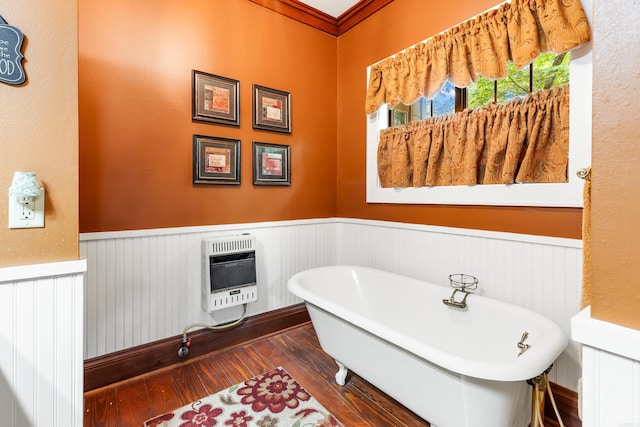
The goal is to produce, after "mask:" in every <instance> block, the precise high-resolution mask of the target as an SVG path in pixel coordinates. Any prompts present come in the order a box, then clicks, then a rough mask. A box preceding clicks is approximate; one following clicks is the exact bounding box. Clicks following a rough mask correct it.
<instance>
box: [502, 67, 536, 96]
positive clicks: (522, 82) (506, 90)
mask: <svg viewBox="0 0 640 427" xmlns="http://www.w3.org/2000/svg"><path fill="white" fill-rule="evenodd" d="M507 69H508V70H509V75H508V76H507V77H506V78H504V79H502V80H498V93H497V99H498V104H504V103H505V102H507V101H510V100H512V99H514V98H517V97H523V96H527V95H528V94H529V92H530V87H529V86H530V85H529V83H530V81H529V76H530V73H529V69H530V67H529V66H528V65H527V66H525V67H523V68H522V69H520V70H516V66H515V65H514V64H513V62H509V63H508V64H507Z"/></svg>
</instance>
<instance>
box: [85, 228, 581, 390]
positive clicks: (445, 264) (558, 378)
mask: <svg viewBox="0 0 640 427" xmlns="http://www.w3.org/2000/svg"><path fill="white" fill-rule="evenodd" d="M241 233H251V234H253V235H255V236H256V242H257V248H258V249H257V253H256V256H257V269H258V272H257V274H258V301H257V302H255V303H250V304H249V306H248V315H250V316H251V315H255V314H260V313H264V312H267V311H271V310H275V309H278V308H282V307H286V306H289V305H292V304H296V303H299V302H300V300H299V299H297V298H296V297H294V296H293V295H291V294H289V292H288V291H287V290H286V283H287V280H288V279H289V277H291V276H292V275H293V274H295V273H296V272H298V271H302V270H305V269H308V268H313V267H321V266H327V265H336V264H354V265H363V266H370V267H376V268H380V269H384V270H388V271H392V272H395V273H400V274H404V275H407V276H411V277H415V278H418V279H423V280H428V281H430V282H433V283H437V284H441V285H443V286H448V285H449V284H448V275H449V274H451V273H467V274H471V275H474V276H476V277H478V279H479V281H480V284H479V290H478V292H480V293H481V294H483V295H485V296H488V297H491V298H496V299H499V300H503V301H506V302H510V303H513V304H517V305H520V306H524V307H527V308H530V309H533V310H535V311H538V312H540V313H542V314H543V315H545V316H547V317H549V318H551V319H553V320H554V321H555V322H556V323H558V324H559V325H560V326H561V327H562V328H563V330H564V331H565V332H566V333H567V335H569V334H570V319H571V317H572V316H573V315H575V314H576V313H578V311H579V304H580V284H581V281H582V241H581V240H575V239H562V238H551V237H542V236H531V235H521V234H511V233H499V232H490V231H479V230H467V229H455V228H448V227H434V226H425V225H416V224H405V223H396V222H386V221H372V220H361V219H344V218H329V219H315V220H314V219H311V220H297V221H282V222H270V223H254V224H236V225H223V226H210V227H184V228H175V229H159V230H138V231H123V232H106V233H86V234H81V236H80V252H81V254H82V257H86V259H87V263H88V271H87V274H86V279H85V280H86V292H85V353H84V355H85V358H91V357H96V356H100V355H103V354H106V353H110V352H114V351H118V350H122V349H126V348H129V347H133V346H136V345H140V344H145V343H149V342H152V341H154V340H158V339H163V338H167V337H171V336H176V335H180V334H182V331H183V328H184V327H185V326H187V325H189V324H191V323H196V322H208V323H218V322H226V321H229V320H233V319H235V318H237V317H238V316H239V315H240V313H241V308H240V307H234V308H229V309H224V310H221V311H220V312H214V317H213V319H212V317H211V316H209V314H207V313H205V312H203V311H202V309H201V308H200V286H201V284H200V280H201V277H200V276H201V265H200V263H201V252H200V251H201V246H200V245H201V241H202V239H204V238H209V237H216V236H228V235H234V234H236V235H237V234H241ZM432 326H433V325H431V326H430V325H425V327H432ZM554 366H555V367H554V369H553V371H552V372H551V380H552V381H554V382H556V383H558V384H560V385H563V386H565V387H567V388H570V389H572V390H577V383H578V378H579V377H580V366H579V356H578V348H577V346H576V345H574V344H573V343H572V344H570V345H569V347H568V348H567V350H566V351H565V352H564V353H563V354H562V355H561V356H560V358H559V359H558V361H557V362H556V364H555V365H554Z"/></svg>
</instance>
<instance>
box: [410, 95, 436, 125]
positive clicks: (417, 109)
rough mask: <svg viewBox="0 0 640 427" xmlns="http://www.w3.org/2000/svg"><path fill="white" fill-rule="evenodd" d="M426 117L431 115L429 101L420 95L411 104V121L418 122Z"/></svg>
mask: <svg viewBox="0 0 640 427" xmlns="http://www.w3.org/2000/svg"><path fill="white" fill-rule="evenodd" d="M427 117H431V101H429V100H428V99H424V98H422V97H421V98H420V99H418V100H417V101H416V102H414V103H413V104H411V121H412V122H419V121H420V120H424V119H426V118H427Z"/></svg>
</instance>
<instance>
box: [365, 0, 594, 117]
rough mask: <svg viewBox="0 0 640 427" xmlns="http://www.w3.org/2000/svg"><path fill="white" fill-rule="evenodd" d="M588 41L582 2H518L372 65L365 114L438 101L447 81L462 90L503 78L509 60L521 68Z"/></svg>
mask: <svg viewBox="0 0 640 427" xmlns="http://www.w3.org/2000/svg"><path fill="white" fill-rule="evenodd" d="M589 39H590V28H589V22H588V21H587V17H586V15H585V13H584V9H583V8H582V4H581V3H580V0H513V1H512V2H511V3H505V4H502V5H501V6H500V7H499V8H498V9H494V10H491V11H489V12H486V13H484V14H481V15H479V16H477V17H476V18H474V19H471V20H469V21H466V22H464V23H462V24H460V25H458V26H456V27H452V28H450V29H449V30H447V31H445V32H444V33H442V34H438V35H436V36H434V37H432V38H430V39H429V40H427V41H425V42H423V43H419V44H417V45H415V46H413V47H411V48H409V49H407V50H405V51H403V52H401V53H399V54H397V55H395V56H393V57H389V58H387V59H385V60H383V61H381V62H379V63H377V64H375V65H373V66H372V67H371V70H370V76H369V87H368V90H367V99H366V105H365V110H366V113H367V114H369V113H372V112H374V111H376V110H377V109H378V108H379V107H380V105H382V104H384V103H387V104H389V106H390V107H394V106H395V105H396V104H397V103H398V102H402V103H403V104H406V105H410V104H412V103H413V102H415V101H416V100H417V99H418V98H419V97H420V96H425V97H426V98H433V97H434V96H435V95H436V94H437V93H438V91H439V90H440V88H441V87H442V85H443V84H444V83H445V81H446V80H447V79H448V80H450V81H451V82H452V83H453V84H454V85H456V86H457V87H465V86H467V85H468V84H470V83H472V82H474V81H476V80H477V79H478V76H484V77H487V78H491V79H501V78H504V77H506V76H507V62H509V61H513V63H514V64H515V65H516V67H517V68H522V67H524V66H525V65H527V64H529V63H530V62H531V61H533V60H534V59H535V58H536V57H537V56H538V55H539V54H540V53H543V52H548V51H552V52H556V53H561V52H566V51H568V50H570V49H572V48H574V47H576V46H579V45H581V44H583V43H585V42H587V41H589Z"/></svg>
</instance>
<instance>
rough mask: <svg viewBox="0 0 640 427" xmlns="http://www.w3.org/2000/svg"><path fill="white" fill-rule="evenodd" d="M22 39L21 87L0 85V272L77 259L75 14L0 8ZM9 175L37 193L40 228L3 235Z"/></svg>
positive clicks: (57, 1)
mask: <svg viewBox="0 0 640 427" xmlns="http://www.w3.org/2000/svg"><path fill="white" fill-rule="evenodd" d="M0 14H1V15H2V17H3V18H4V19H5V20H6V21H7V22H8V23H9V25H13V26H15V27H17V28H18V29H20V30H21V31H22V33H23V34H24V36H25V40H24V43H23V46H22V54H23V55H24V56H25V59H24V60H23V62H22V64H23V67H24V70H25V73H26V75H27V81H26V82H25V83H24V84H22V85H20V86H12V85H7V84H5V83H0V112H2V118H1V119H0V267H9V266H17V265H26V264H40V263H47V262H58V261H73V260H77V259H78V173H77V172H78V103H77V99H78V97H77V92H78V74H77V69H78V57H77V54H76V46H77V42H78V31H77V6H76V3H75V2H70V1H67V0H51V1H46V2H42V1H39V0H21V1H10V2H2V8H1V9H0ZM14 171H32V172H35V173H36V175H37V177H38V178H39V180H40V183H41V185H42V186H43V187H44V188H45V191H46V192H45V227H44V228H29V229H9V228H7V223H8V205H9V202H8V197H7V193H8V192H9V186H10V185H11V181H12V179H13V173H14Z"/></svg>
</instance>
